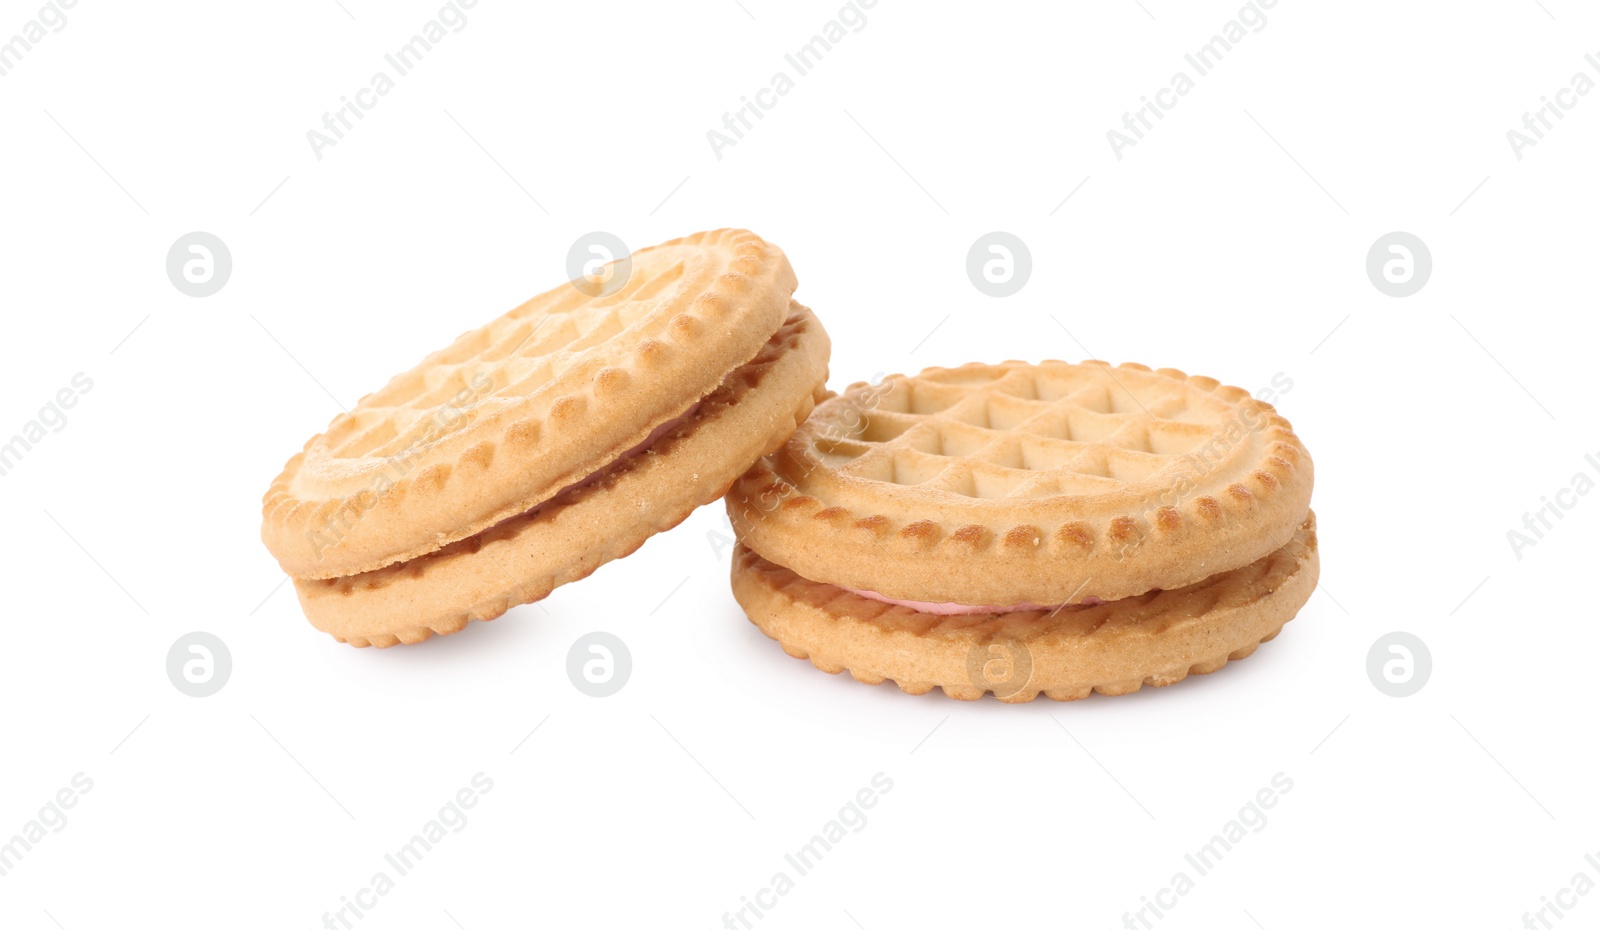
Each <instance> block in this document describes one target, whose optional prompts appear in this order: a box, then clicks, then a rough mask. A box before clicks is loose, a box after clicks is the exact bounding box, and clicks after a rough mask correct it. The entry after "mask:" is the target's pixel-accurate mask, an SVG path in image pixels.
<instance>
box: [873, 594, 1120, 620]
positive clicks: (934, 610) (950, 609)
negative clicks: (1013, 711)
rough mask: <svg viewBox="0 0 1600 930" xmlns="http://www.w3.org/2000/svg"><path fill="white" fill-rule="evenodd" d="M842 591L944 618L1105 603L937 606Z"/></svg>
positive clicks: (1093, 600)
mask: <svg viewBox="0 0 1600 930" xmlns="http://www.w3.org/2000/svg"><path fill="white" fill-rule="evenodd" d="M844 590H846V591H849V592H850V593H851V594H854V595H856V596H857V597H864V598H867V599H868V600H872V601H878V602H879V603H882V604H894V605H897V606H899V607H909V608H911V609H912V610H917V611H921V612H922V613H925V614H939V615H941V616H946V617H952V616H960V615H965V614H1005V613H1011V612H1013V611H1018V610H1059V609H1060V608H1062V607H1093V606H1095V605H1096V604H1104V603H1105V601H1102V600H1101V599H1100V598H1098V597H1086V598H1084V599H1083V600H1081V601H1068V602H1067V603H1065V604H1011V605H1010V606H999V605H994V604H987V605H978V604H957V603H955V602H953V601H946V602H944V603H942V604H939V603H934V602H933V601H910V600H906V599H904V598H899V597H889V596H887V595H883V594H879V593H878V592H876V591H860V590H857V589H855V588H845V589H844Z"/></svg>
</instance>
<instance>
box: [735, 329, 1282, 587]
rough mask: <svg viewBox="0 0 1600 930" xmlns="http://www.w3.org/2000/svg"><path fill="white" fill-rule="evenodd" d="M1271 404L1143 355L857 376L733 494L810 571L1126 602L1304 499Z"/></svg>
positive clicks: (1228, 556)
mask: <svg viewBox="0 0 1600 930" xmlns="http://www.w3.org/2000/svg"><path fill="white" fill-rule="evenodd" d="M1311 485H1312V464H1311V456H1310V455H1309V454H1308V453H1307V452H1306V449H1305V447H1304V446H1303V445H1302V444H1301V443H1300V440H1299V438H1298V437H1296V436H1295V434H1294V431H1293V429H1292V428H1291V427H1290V425H1289V422H1288V421H1287V420H1285V419H1284V418H1283V417H1281V416H1279V415H1278V413H1277V411H1276V410H1274V409H1273V408H1272V406H1271V405H1270V404H1267V403H1264V402H1262V401H1259V400H1256V399H1254V398H1252V397H1251V396H1250V395H1249V394H1248V393H1247V392H1245V391H1243V390H1241V389H1239V388H1235V387H1225V386H1222V385H1219V384H1218V383H1217V382H1216V381H1215V380H1213V379H1211V378H1203V377H1198V376H1196V377H1190V376H1187V375H1185V374H1184V373H1183V372H1181V371H1176V370H1173V369H1161V370H1159V371H1152V370H1150V369H1149V368H1147V367H1145V366H1143V365H1136V364H1124V365H1120V366H1117V367H1115V368H1113V367H1111V366H1108V365H1106V364H1105V363H1104V362H1096V361H1090V362H1084V363H1081V364H1067V363H1065V362H1057V361H1049V362H1044V363H1042V364H1039V365H1030V364H1027V363H1024V362H1004V363H1002V364H999V365H981V364H971V365H964V366H962V367H960V368H954V369H944V368H930V369H928V370H926V371H924V372H922V373H921V374H919V375H915V376H901V375H896V376H892V377H890V378H887V379H885V380H884V381H883V382H881V383H880V384H878V385H867V384H856V385H852V386H851V387H850V388H848V389H847V390H846V391H845V392H844V393H843V394H841V395H839V396H837V397H835V398H832V399H830V400H828V401H827V402H825V403H823V404H821V405H819V406H818V408H817V411H816V413H815V415H813V416H812V418H811V419H810V420H809V421H807V423H806V425H805V426H804V427H803V428H802V429H800V430H799V431H798V432H796V434H795V435H794V436H793V437H792V438H791V439H790V440H789V442H788V443H786V444H785V446H784V447H783V448H782V449H781V450H779V451H778V452H776V453H774V454H772V455H769V456H767V457H765V458H764V459H763V460H762V461H761V463H759V464H758V465H757V466H756V467H755V468H752V469H751V470H750V472H749V473H748V474H746V475H745V476H744V477H743V478H741V479H740V480H739V481H738V482H737V483H736V484H735V485H734V488H733V490H732V491H731V492H730V493H729V495H728V501H727V506H728V514H729V518H730V519H731V520H732V521H733V525H734V528H735V529H736V530H737V531H738V532H739V534H740V536H741V537H742V538H743V539H744V540H745V542H746V543H747V544H748V545H749V546H750V547H751V548H752V549H754V550H755V551H756V552H758V553H760V554H762V555H763V556H766V557H767V558H769V559H771V560H772V561H774V562H777V563H779V564H783V565H787V566H789V567H791V568H793V569H794V570H795V571H797V572H799V573H800V574H802V575H803V576H805V577H807V578H812V579H815V580H817V581H822V582H826V583H829V584H833V585H838V586H840V587H846V588H854V589H857V590H870V591H876V592H878V593H880V594H884V595H887V596H890V597H897V598H903V599H909V600H919V601H932V602H946V601H948V602H955V603H964V604H1021V603H1035V604H1056V603H1062V602H1064V601H1067V600H1072V599H1074V598H1079V597H1083V596H1096V597H1100V598H1102V599H1105V600H1116V599H1119V598H1124V597H1129V596H1132V595H1135V594H1139V593H1141V592H1144V591H1148V590H1151V589H1152V588H1169V589H1170V588H1176V587H1182V586H1183V585H1187V584H1191V583H1193V582H1196V581H1199V580H1201V579H1203V578H1206V577H1209V576H1211V575H1214V574H1216V573H1218V572H1221V571H1225V570H1227V569H1232V568H1237V567H1239V566H1242V565H1247V564H1249V563H1251V562H1253V561H1255V560H1257V559H1259V558H1261V557H1262V556H1264V555H1266V554H1267V553H1269V552H1272V551H1274V550H1276V549H1278V548H1280V547H1282V546H1283V545H1284V544H1286V543H1287V542H1288V541H1289V539H1290V538H1291V537H1292V536H1293V535H1294V532H1295V528H1296V527H1297V526H1299V524H1300V523H1301V521H1303V520H1304V519H1305V515H1306V512H1307V510H1308V509H1309V505H1310V500H1311Z"/></svg>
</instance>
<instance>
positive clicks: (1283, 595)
mask: <svg viewBox="0 0 1600 930" xmlns="http://www.w3.org/2000/svg"><path fill="white" fill-rule="evenodd" d="M1318 568H1319V566H1318V560H1317V532H1316V517H1315V516H1314V515H1308V516H1307V518H1306V521H1305V523H1304V524H1303V525H1301V527H1300V528H1299V530H1298V531H1297V532H1296V533H1295V535H1294V537H1293V538H1292V539H1291V540H1290V541H1289V543H1288V544H1287V545H1285V546H1284V547H1283V548H1281V549H1278V550H1277V551H1275V552H1272V553H1270V554H1268V555H1266V556H1264V557H1263V558H1261V559H1259V560H1257V561H1255V562H1253V563H1251V564H1249V565H1246V566H1244V567H1243V568H1238V569H1234V570H1232V571H1227V572H1222V573H1220V574H1217V575H1213V576H1212V577H1210V578H1207V579H1205V580H1204V581H1200V582H1197V583H1195V584H1192V585H1188V586H1186V587H1183V588H1175V589H1173V590H1170V591H1151V592H1148V593H1146V594H1141V595H1138V596H1136V597H1129V598H1123V599H1122V600H1118V601H1110V602H1107V603H1102V604H1095V605H1093V606H1088V605H1074V606H1066V607H1061V608H1057V609H1055V610H1050V611H1045V610H1032V611H1016V612H1012V613H1004V614H968V615H956V616H949V615H940V614H930V613H923V612H921V611H917V610H913V609H911V608H909V607H902V606H896V605H891V604H886V603H883V602H880V601H876V600H871V599H868V598H865V597H861V596H859V595H857V594H853V593H851V592H849V591H846V590H844V589H842V588H836V587H833V586H832V585H826V584H819V583H817V582H813V581H808V580H806V579H804V578H802V577H800V576H799V575H796V574H795V573H794V572H792V571H790V570H789V569H787V568H784V567H783V566H781V565H777V564H774V563H772V562H769V561H767V560H766V559H764V558H762V557H761V556H759V555H757V554H756V553H755V552H753V551H751V550H750V549H749V548H747V547H745V546H743V545H740V547H739V550H738V552H737V554H736V556H735V558H734V561H733V593H734V597H735V598H737V599H738V601H739V604H740V605H741V606H742V607H743V608H744V610H745V613H746V614H748V615H749V617H750V620H751V622H752V623H754V624H755V625H756V626H757V627H759V628H760V629H761V631H762V632H763V633H766V634H767V635H768V636H769V637H771V638H773V639H775V640H777V641H778V643H779V644H780V645H782V646H783V649H784V651H785V652H787V653H788V654H789V655H791V656H795V657H796V658H801V659H810V660H811V662H812V664H813V665H815V666H816V667H817V668H819V669H822V670H823V671H825V672H829V673H831V674H837V673H839V672H841V671H845V670H848V671H849V672H850V674H851V676H852V677H854V678H855V679H856V680H857V681H861V682H865V683H867V684H880V683H882V682H883V681H885V680H891V681H893V682H894V683H895V684H897V685H899V686H900V689H901V690H902V691H905V692H907V693H908V694H924V693H926V692H928V691H930V690H932V689H933V688H935V687H939V688H942V689H943V690H944V693H945V694H947V695H949V696H950V697H953V698H956V699H958V700H976V699H977V698H980V697H982V696H983V695H984V694H985V693H991V692H992V693H993V694H994V695H995V697H997V698H999V699H1000V700H1002V701H1006V702H1008V703H1023V702H1027V701H1032V700H1033V699H1034V698H1036V697H1038V696H1039V695H1040V694H1043V695H1044V696H1045V697H1048V698H1051V699H1052V700H1057V701H1073V700H1078V699H1080V698H1085V697H1088V696H1089V694H1090V692H1092V691H1098V692H1100V693H1101V694H1107V695H1115V694H1128V693H1130V692H1133V691H1137V690H1139V689H1140V688H1141V687H1142V686H1144V685H1155V686H1164V685H1170V684H1174V683H1176V682H1179V681H1182V680H1183V679H1184V678H1186V677H1188V676H1189V675H1191V674H1195V675H1201V674H1206V673H1209V672H1214V671H1216V670H1217V669H1219V668H1221V667H1222V666H1223V665H1226V664H1227V663H1228V661H1229V660H1230V659H1243V658H1245V657H1246V656H1249V655H1250V654H1251V653H1252V652H1254V651H1255V650H1256V647H1257V646H1258V645H1260V644H1261V643H1264V642H1266V641H1268V640H1270V639H1272V638H1273V637H1274V636H1277V635H1278V632H1279V630H1281V629H1282V628H1283V625H1284V624H1285V623H1287V622H1288V621H1290V620H1292V619H1294V616H1295V614H1296V613H1297V612H1298V611H1299V610H1300V608H1301V607H1302V606H1303V605H1304V604H1305V602H1306V601H1307V600H1309V599H1310V597H1311V592H1312V591H1314V590H1315V589H1316V585H1317V574H1318Z"/></svg>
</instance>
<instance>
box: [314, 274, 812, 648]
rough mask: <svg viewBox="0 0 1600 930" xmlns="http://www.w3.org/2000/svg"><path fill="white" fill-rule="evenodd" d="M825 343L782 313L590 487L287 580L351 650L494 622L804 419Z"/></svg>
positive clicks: (684, 502)
mask: <svg viewBox="0 0 1600 930" xmlns="http://www.w3.org/2000/svg"><path fill="white" fill-rule="evenodd" d="M828 354H829V341H828V336H827V333H826V332H825V331H824V330H823V328H822V325H821V324H820V323H819V322H818V321H817V318H816V317H815V316H814V315H812V313H811V311H810V310H807V309H805V308H804V307H801V306H800V305H799V304H794V305H793V309H792V313H791V315H790V317H789V319H788V320H787V321H786V322H785V323H784V325H783V326H782V328H780V329H779V330H778V332H777V333H775V334H774V335H773V336H772V337H771V338H770V339H769V340H768V341H767V343H766V344H765V345H764V346H763V347H762V349H761V352H760V353H759V354H758V355H757V356H756V357H755V358H754V359H752V360H751V361H750V362H749V363H748V364H746V365H744V366H742V367H741V368H739V369H738V370H736V371H735V372H734V373H733V374H732V375H731V376H729V377H728V379H727V380H726V381H725V382H724V383H723V385H722V386H721V387H719V388H718V389H717V390H716V391H715V392H714V393H713V394H711V396H709V397H707V398H706V399H705V400H704V401H703V402H702V403H701V404H700V406H699V407H698V408H697V409H696V410H695V412H694V414H693V415H692V416H691V417H690V418H689V419H688V421H686V422H685V423H684V424H683V425H682V426H680V427H678V428H676V429H674V430H673V431H672V432H670V433H668V434H666V435H664V436H662V437H661V438H660V439H658V440H657V441H656V442H655V443H654V444H653V445H652V446H651V447H650V448H649V449H647V450H645V451H644V452H642V453H640V454H638V455H636V456H634V457H632V458H629V459H626V460H624V461H622V462H619V463H618V464H617V466H616V467H615V468H613V469H611V470H610V471H608V472H607V473H606V474H605V475H604V476H603V477H602V478H600V479H599V480H598V481H596V482H595V483H593V484H590V485H587V486H585V487H581V488H577V489H574V490H572V491H568V492H566V493H564V494H562V495H561V496H559V497H558V498H556V499H554V500H552V501H550V502H549V503H548V504H546V505H544V506H541V507H539V508H537V509H536V510H535V511H533V512H531V513H528V514H523V515H521V516H518V517H515V518H513V519H511V520H507V521H504V522H502V523H500V524H497V525H496V526H493V527H490V528H489V529H487V530H484V531H483V532H481V533H478V534H476V535H474V536H471V537H469V538H467V539H463V540H460V541H458V542H456V543H453V544H451V545H449V546H447V547H445V548H444V549H442V550H440V551H438V552H434V553H430V554H428V555H424V556H420V557H418V558H416V559H412V560H409V561H407V562H404V563H400V564H397V565H391V566H388V567H385V568H382V569H379V570H376V571H372V572H366V573H364V574H360V575H355V576H352V577H345V578H333V579H327V580H320V581H315V580H303V579H296V580H295V588H296V590H297V591H298V593H299V595H300V605H301V607H302V608H303V609H304V610H305V613H306V616H307V618H308V619H310V621H311V623H312V625H313V626H315V627H317V628H318V629H320V630H323V631H325V632H328V633H330V634H332V635H333V636H334V637H335V638H336V639H338V640H340V641H341V642H349V643H352V644H354V645H357V646H366V645H375V646H390V645H394V644H395V643H402V642H403V643H415V642H420V641H422V640H425V639H427V638H428V637H430V636H432V635H433V634H435V633H439V634H444V633H454V632H456V631H458V630H460V629H462V628H463V627H465V626H466V625H467V621H469V620H475V619H476V620H492V619H494V618H495V617H498V616H500V615H501V614H503V613H504V612H505V611H506V610H508V609H510V608H511V607H513V606H515V605H517V604H523V603H529V602H532V601H536V600H539V599H540V598H543V597H544V596H546V595H548V594H549V593H550V591H551V590H553V589H554V588H555V587H557V586H558V585H562V584H566V583H568V582H571V581H576V580H578V579H580V578H583V577H585V576H587V575H588V574H589V573H590V572H593V571H594V570H595V569H596V568H598V567H599V566H601V565H603V564H605V563H606V562H608V561H610V560H612V559H616V558H621V557H622V556H625V555H628V554H629V553H631V552H633V550H635V549H637V548H638V547H639V546H640V545H642V544H643V543H644V541H645V540H646V539H648V538H649V537H650V536H651V535H653V534H655V533H658V532H660V531H662V530H666V529H669V528H671V527H673V526H676V525H677V524H678V523H679V522H681V521H682V520H683V519H684V518H685V517H686V516H688V515H689V513H690V512H691V511H692V510H693V509H694V508H695V507H697V506H700V505H702V504H707V503H710V502H712V501H714V500H716V499H717V498H718V497H720V496H722V494H723V493H724V492H725V491H726V490H727V488H728V485H729V484H730V483H732V481H733V480H734V478H735V477H737V476H738V475H739V473H740V472H742V471H744V470H745V469H746V468H748V467H749V466H750V463H751V462H753V461H755V460H756V459H757V458H758V457H760V456H761V455H762V454H764V453H766V452H770V451H771V450H772V449H773V448H775V447H776V446H777V445H778V444H779V443H781V442H783V440H784V439H786V438H787V437H788V436H789V434H790V433H792V432H794V429H795V427H796V426H797V425H798V424H799V423H800V422H802V421H804V420H805V418H806V416H807V415H808V414H810V412H811V409H812V407H813V405H814V402H815V400H816V399H818V398H819V397H821V396H822V395H823V388H822V385H823V383H824V382H825V381H826V380H827V372H828Z"/></svg>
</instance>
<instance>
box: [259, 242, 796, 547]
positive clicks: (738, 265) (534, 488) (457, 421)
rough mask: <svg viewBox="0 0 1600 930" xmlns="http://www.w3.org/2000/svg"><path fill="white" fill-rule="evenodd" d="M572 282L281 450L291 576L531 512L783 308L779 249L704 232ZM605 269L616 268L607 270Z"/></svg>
mask: <svg viewBox="0 0 1600 930" xmlns="http://www.w3.org/2000/svg"><path fill="white" fill-rule="evenodd" d="M628 261H629V262H630V263H631V274H629V275H628V276H627V277H626V279H625V280H621V279H620V277H621V276H620V274H619V275H618V286H617V287H616V288H615V289H614V290H612V291H610V292H609V293H607V292H605V289H603V288H598V287H595V286H594V279H580V280H579V281H575V282H569V283H567V284H564V285H562V286H560V287H558V288H556V289H554V290H551V291H549V292H547V293H544V294H541V295H539V296H538V297H535V298H533V299H532V300H529V301H528V302H526V303H524V304H522V305H521V306H519V307H517V308H516V309H514V310H512V311H510V312H509V313H506V314H505V315H503V316H501V317H499V318H498V319H496V320H494V321H493V322H491V323H489V324H487V325H485V326H482V327H479V328H477V329H474V330H471V331H469V332H467V333H464V334H462V335H461V336H460V337H459V338H457V339H456V340H455V342H454V343H453V344H451V345H450V346H449V347H448V348H445V349H443V350H441V351H438V352H435V353H433V354H431V355H429V356H428V357H427V358H425V359H423V360H422V362H421V363H419V364H418V365H417V366H416V367H414V368H412V369H411V370H410V371H407V372H405V373H403V374H401V375H398V376H396V377H395V378H393V379H392V380H391V381H390V382H389V384H388V385H387V386H385V387H384V388H383V389H382V390H380V391H378V392H376V393H374V394H369V395H367V396H366V397H364V398H362V399H361V401H360V402H359V403H358V404H356V406H355V407H354V408H353V409H351V410H350V411H348V412H347V413H342V414H340V415H338V416H337V417H335V418H334V419H333V421H332V422H331V423H330V424H329V426H328V428H327V430H326V431H325V432H323V433H321V434H319V435H317V436H315V437H313V438H312V439H311V440H310V441H309V442H307V443H306V445H305V448H304V450H302V451H301V452H299V453H298V454H296V455H295V456H294V457H293V458H291V459H289V461H288V463H287V464H286V465H285V466H284V469H283V471H282V473H281V474H280V475H279V476H278V478H277V479H276V480H275V481H273V483H272V485H271V487H270V488H269V490H268V491H267V493H266V495H265V497H264V499H263V502H262V528H261V536H262V540H263V541H264V542H265V543H266V545H267V548H268V549H269V550H271V552H272V553H273V555H274V556H276V557H277V559H278V562H279V564H280V565H281V566H282V567H283V569H284V571H285V572H287V573H288V574H289V575H291V576H293V577H295V578H301V579H305V578H333V577H337V576H344V575H354V574H357V573H362V572H368V571H372V570H374V569H379V568H382V567H384V566H386V565H391V564H394V563H397V562H402V561H405V560H409V559H414V558H416V557H418V556H420V555H423V554H425V553H429V552H433V551H436V550H439V549H441V548H443V547H445V546H447V545H449V544H451V543H453V542H456V541H458V540H461V539H464V538H467V537H470V536H472V535H474V534H476V533H478V532H480V531H482V530H484V529H486V528H488V527H490V526H493V525H495V524H497V523H500V522H502V521H504V520H506V519H509V518H511V517H514V516H515V515H517V514H519V513H523V512H525V511H528V510H530V509H531V508H533V507H535V506H536V505H538V504H540V503H542V502H543V501H545V500H548V499H549V498H550V497H552V496H554V495H555V494H557V493H558V492H560V491H562V490H563V489H564V488H567V487H569V486H570V485H572V484H574V483H575V482H578V481H580V480H582V479H584V478H585V477H586V476H588V475H590V474H592V473H594V472H595V471H597V470H599V469H601V468H604V467H605V466H606V465H608V464H609V463H610V462H612V461H614V460H615V459H617V458H618V457H619V456H621V455H623V454H624V453H626V452H628V451H629V450H631V449H633V448H635V447H636V446H638V445H639V444H640V443H642V442H644V441H646V440H647V439H648V437H650V435H651V433H652V431H653V430H654V429H655V428H656V427H658V426H660V425H662V424H664V423H668V422H670V421H672V420H673V419H674V418H676V417H678V416H680V415H682V414H683V413H684V412H685V411H686V410H688V409H689V408H690V407H691V406H692V405H693V404H694V403H695V402H696V401H698V400H699V399H700V398H702V397H704V396H705V395H707V394H708V393H710V392H711V391H713V390H715V389H716V388H717V386H718V385H719V384H721V383H722V382H723V380H724V379H725V378H726V377H727V376H728V374H729V373H730V372H732V371H733V370H734V369H736V368H738V367H740V366H741V365H744V364H745V363H747V362H749V361H750V359H751V358H753V357H754V356H755V355H756V353H757V352H758V351H759V350H761V348H762V346H763V344H764V343H766V342H767V340H768V338H769V337H771V336H772V334H773V333H774V332H775V331H776V330H777V329H778V327H779V326H780V325H782V324H783V321H784V319H785V317H786V316H787V315H788V313H789V303H790V295H791V294H792V293H793V292H794V289H795V284H796V282H795V276H794V271H793V269H791V268H790V266H789V262H788V259H787V258H785V256H784V254H783V252H782V251H780V250H779V249H778V248H777V247H776V246H773V245H770V244H768V243H766V242H764V241H763V240H762V239H761V238H760V237H758V236H756V235H755V234H754V233H750V232H746V231H744V230H727V229H725V230H718V231H715V232H707V233H700V234H697V235H693V236H689V237H686V238H683V239H677V240H673V241H671V242H667V243H664V244H662V245H659V246H655V247H653V248H649V249H643V250H641V251H638V252H635V253H633V255H632V256H631V258H629V259H628ZM614 267H615V266H613V268H614Z"/></svg>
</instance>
